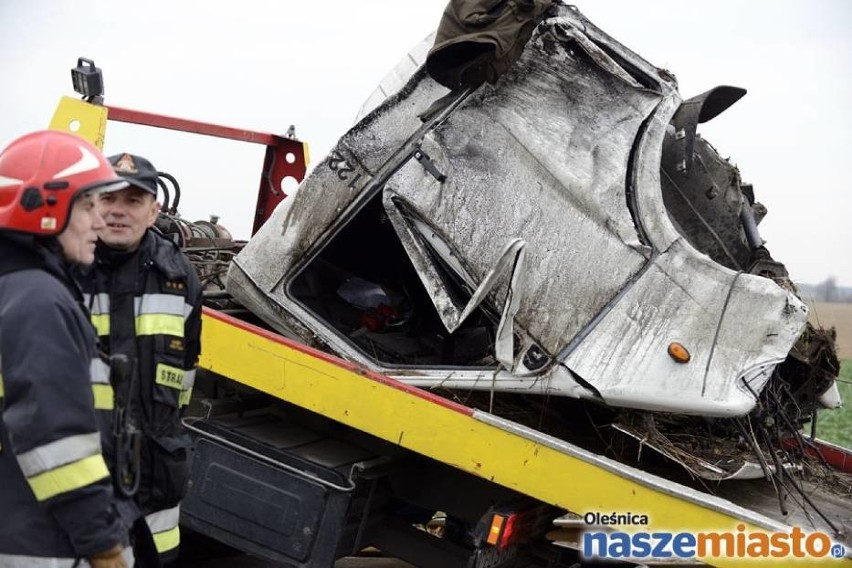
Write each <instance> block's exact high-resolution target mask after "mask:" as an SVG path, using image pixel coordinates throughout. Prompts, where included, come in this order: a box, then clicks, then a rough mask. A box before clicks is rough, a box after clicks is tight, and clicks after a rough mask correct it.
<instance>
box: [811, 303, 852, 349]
mask: <svg viewBox="0 0 852 568" xmlns="http://www.w3.org/2000/svg"><path fill="white" fill-rule="evenodd" d="M809 304H810V308H811V311H810V315H809V316H808V317H809V319H810V320H811V323H813V324H814V325H818V326H821V327H826V328H828V327H832V326H833V327H834V328H835V329H837V354H838V356H839V357H840V359H841V360H842V359H852V304H839V303H829V302H810V303H809Z"/></svg>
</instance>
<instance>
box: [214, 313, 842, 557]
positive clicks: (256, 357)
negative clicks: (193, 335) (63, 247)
mask: <svg viewBox="0 0 852 568" xmlns="http://www.w3.org/2000/svg"><path fill="white" fill-rule="evenodd" d="M199 366H200V367H202V368H204V369H208V370H210V371H212V372H214V373H217V374H219V375H222V376H224V377H227V378H229V379H232V380H234V381H236V382H239V383H242V384H244V385H246V386H249V387H252V388H254V389H257V390H259V391H262V392H264V393H267V394H269V395H270V396H273V397H276V398H279V399H281V400H284V401H287V402H289V403H292V404H295V405H297V406H300V407H302V408H305V409H308V410H311V411H313V412H316V413H318V414H321V415H323V416H326V417H328V418H331V419H333V420H336V421H338V422H340V423H342V424H346V425H348V426H351V427H353V428H356V429H358V430H361V431H363V432H367V433H369V434H372V435H373V436H377V437H379V438H382V439H384V440H387V441H389V442H392V443H395V444H398V445H399V446H402V447H404V448H407V449H409V450H412V451H414V452H417V453H419V454H422V455H424V456H428V457H430V458H433V459H436V460H438V461H440V462H443V463H446V464H449V465H452V466H454V467H456V468H458V469H461V470H463V471H466V472H468V473H471V474H474V475H477V476H479V477H483V478H485V479H489V480H491V481H493V482H495V483H498V484H500V485H503V486H505V487H509V488H511V489H513V490H515V491H518V492H520V493H523V494H525V495H529V496H530V497H534V498H536V499H538V500H540V501H543V502H546V503H551V504H553V505H556V506H558V507H561V508H564V509H567V510H569V511H572V512H575V513H578V514H580V515H583V514H585V513H586V512H600V513H602V514H604V513H611V512H619V513H626V512H631V513H634V514H646V515H648V518H649V520H650V523H649V527H647V528H648V529H650V530H653V531H666V530H668V531H671V532H692V533H697V532H702V531H735V530H736V526H737V525H738V524H744V525H745V526H746V529H745V530H746V531H747V532H754V531H762V532H769V533H771V532H774V531H783V532H789V530H790V527H788V526H786V525H784V524H782V523H778V522H776V521H774V520H772V519H770V518H768V517H765V516H763V515H761V514H759V513H756V512H754V511H750V510H748V509H745V508H743V507H740V506H738V505H736V504H734V503H731V502H730V501H727V500H724V499H721V498H718V497H714V496H712V495H707V494H704V493H701V492H699V491H696V490H694V489H692V488H688V487H685V486H682V485H680V484H677V483H674V482H671V481H669V480H666V479H663V478H660V477H658V476H655V475H652V474H649V473H646V472H644V471H641V470H639V469H636V468H633V467H630V466H628V465H625V464H622V463H619V462H616V461H614V460H610V459H608V458H605V457H602V456H600V455H597V454H593V453H591V452H588V451H586V450H583V449H581V448H579V447H577V446H574V445H572V444H569V443H567V442H565V441H563V440H560V439H558V438H554V437H552V436H548V435H546V434H543V433H541V432H538V431H536V430H533V429H531V428H528V427H525V426H522V425H520V424H516V423H514V422H511V421H509V420H505V419H502V418H499V417H497V416H494V415H492V414H488V413H486V412H482V411H479V410H474V409H471V408H468V407H465V406H462V405H460V404H456V403H454V402H452V401H449V400H447V399H445V398H442V397H439V396H436V395H432V394H430V393H428V392H426V391H423V390H421V389H418V388H415V387H410V386H408V385H405V384H402V383H400V382H399V381H395V380H393V379H390V378H388V377H384V376H382V375H379V374H377V373H373V372H371V371H368V370H366V369H364V368H362V367H360V366H357V365H354V364H352V363H349V362H346V361H343V360H341V359H338V358H336V357H333V356H330V355H328V354H326V353H322V352H320V351H316V350H314V349H311V348H309V347H306V346H304V345H301V344H298V343H296V342H293V341H290V340H287V339H285V338H283V337H281V336H279V335H277V334H274V333H271V332H268V331H266V330H263V329H260V328H258V327H255V326H252V325H250V324H246V323H245V322H242V321H240V320H237V319H234V318H232V317H230V316H227V315H225V314H221V313H219V312H216V311H215V310H210V309H206V308H205V311H204V315H203V327H202V352H201V358H200V361H199ZM705 562H706V563H709V564H710V565H712V566H718V567H729V566H730V567H735V566H736V567H738V566H743V567H745V566H757V565H763V566H778V565H779V564H778V562H779V560H778V559H769V560H766V561H765V562H764V561H760V560H743V559H736V558H719V559H713V560H705ZM782 562H783V563H784V564H785V565H791V566H796V567H799V566H801V567H804V566H816V565H820V566H825V565H833V566H838V567H841V566H847V567H852V559H850V558H845V559H839V560H838V559H833V558H831V557H830V556H829V557H827V558H824V559H820V560H817V559H807V560H793V559H789V560H784V561H782Z"/></svg>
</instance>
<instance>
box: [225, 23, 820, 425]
mask: <svg viewBox="0 0 852 568" xmlns="http://www.w3.org/2000/svg"><path fill="white" fill-rule="evenodd" d="M680 103H681V97H680V95H679V94H678V91H677V85H676V83H675V81H674V78H673V77H672V76H671V75H669V74H668V73H667V72H665V71H662V70H659V69H657V68H656V67H654V66H653V65H651V64H649V63H648V62H646V61H644V60H643V59H641V58H640V57H639V56H637V55H636V54H634V53H632V52H631V51H629V50H628V49H626V48H625V47H623V46H622V45H620V44H619V43H618V42H616V41H615V40H614V39H612V38H610V37H609V36H607V35H606V34H605V33H604V32H602V31H601V30H599V29H597V28H596V27H595V26H594V25H593V24H591V23H590V22H588V21H587V20H586V19H585V18H584V17H583V16H582V15H580V14H579V13H578V12H577V11H576V10H574V9H573V8H567V7H561V8H559V9H558V11H557V12H555V13H553V14H552V17H549V18H546V19H545V20H543V21H542V22H541V23H540V24H539V25H538V27H537V28H536V29H535V31H534V33H533V35H532V38H531V39H530V41H529V43H528V44H527V46H526V48H525V50H524V52H523V54H522V55H521V58H520V60H519V61H517V62H516V63H515V64H514V65H513V66H512V67H511V68H510V69H509V71H508V72H507V73H506V74H505V75H503V76H502V77H501V78H500V79H499V80H498V81H497V82H496V83H495V84H493V85H490V84H484V85H481V86H479V87H478V88H476V89H471V90H467V91H460V92H456V93H451V94H448V91H447V89H445V88H444V87H442V86H441V85H439V84H437V83H435V82H434V81H433V80H432V79H431V78H430V77H429V76H428V75H426V73H425V72H424V71H423V69H422V68H421V69H420V70H418V71H416V72H415V73H414V74H413V75H412V76H411V78H410V80H409V81H408V83H407V84H406V85H405V86H404V87H403V88H402V89H401V90H400V91H399V92H398V93H396V94H395V95H393V96H391V97H390V98H388V99H387V100H385V101H384V102H383V103H382V104H381V105H379V106H378V107H377V108H376V109H374V110H373V111H372V112H370V113H369V114H368V115H367V116H365V117H364V118H363V119H362V120H361V121H360V122H359V123H358V124H356V125H355V126H354V127H353V128H352V129H351V130H350V131H349V132H347V133H346V134H345V135H344V136H343V137H342V138H341V139H340V141H339V142H338V144H337V146H336V147H335V149H334V150H333V151H332V153H331V154H330V155H329V156H328V157H326V158H325V160H324V161H323V162H322V163H321V164H319V165H318V166H317V167H316V169H315V170H314V171H313V173H312V174H311V175H310V176H309V177H308V178H307V179H306V180H305V181H304V182H303V183H302V185H301V187H300V189H299V190H298V192H296V194H295V195H294V196H292V197H291V198H289V199H287V200H285V201H284V202H283V203H281V205H280V206H279V207H278V208H277V209H276V211H275V212H274V214H273V215H272V217H271V218H270V220H269V221H268V222H267V223H266V224H265V225H263V227H261V229H260V230H259V231H258V233H257V234H256V235H255V236H254V237H253V238H252V240H251V241H250V242H249V243H248V244H247V246H246V247H245V248H244V249H243V251H242V252H241V253H240V254H239V255H238V256H237V258H236V260H235V262H234V264H233V265H232V267H231V270H230V273H229V279H228V288H229V291H230V292H231V293H232V294H233V295H234V296H235V297H236V298H237V299H239V300H240V301H241V302H242V303H244V304H245V305H246V306H247V307H248V308H249V309H250V310H251V311H252V312H253V313H255V314H257V315H259V316H260V317H261V318H263V319H264V320H265V321H266V322H267V323H268V324H269V325H271V326H273V327H274V328H275V329H277V330H278V331H279V332H281V333H283V334H285V335H288V336H290V337H294V338H297V339H299V340H300V341H303V342H306V343H308V344H313V345H318V346H321V347H323V348H326V349H330V350H331V351H333V352H335V353H337V354H338V355H341V356H343V357H345V358H348V359H351V360H354V361H356V362H358V363H360V364H362V365H365V366H367V367H369V368H372V369H374V370H376V371H379V372H381V373H384V374H387V375H390V376H392V377H395V378H399V379H400V380H402V381H404V382H407V383H409V384H412V385H416V386H422V387H435V386H443V387H447V388H465V389H471V388H474V389H481V390H490V389H496V390H505V391H522V392H530V393H536V394H556V395H563V396H574V397H584V398H589V399H593V400H597V401H600V402H604V403H606V404H609V405H612V406H623V407H628V408H639V409H646V410H664V411H671V412H676V413H683V414H701V415H707V416H735V415H742V414H746V413H748V412H749V410H751V408H752V407H753V406H754V405H755V402H756V394H757V393H759V392H760V390H761V389H762V388H763V386H764V384H765V383H766V381H767V380H768V379H769V377H770V376H771V374H772V371H773V369H774V367H775V365H776V364H777V363H779V362H780V361H783V360H784V358H785V357H786V356H787V353H788V352H789V351H790V349H791V347H792V346H793V344H794V343H795V342H796V340H797V338H798V337H799V335H800V333H801V331H802V329H803V326H804V325H805V321H806V316H807V313H806V307H805V306H804V304H803V303H802V302H801V301H800V300H799V299H798V298H796V296H795V295H794V294H792V293H791V292H790V291H788V290H786V289H784V288H783V287H781V286H779V285H778V284H777V283H776V282H775V281H773V280H772V279H769V278H766V277H763V276H759V275H755V274H750V273H748V272H747V271H745V270H743V269H736V270H735V269H732V268H729V267H727V266H724V265H722V264H720V263H718V262H716V261H715V260H713V259H712V258H711V257H710V256H708V255H707V254H705V253H704V252H701V251H700V250H698V249H696V248H695V247H694V246H693V244H691V243H690V241H689V239H688V238H687V236H686V235H684V234H683V233H682V231H681V230H679V229H678V227H677V226H676V225H675V223H673V221H672V218H671V216H670V214H669V212H668V211H667V208H666V204H665V203H664V198H663V191H662V189H661V184H662V182H661V163H662V162H663V156H662V152H663V148H664V139H665V137H666V133H667V129H668V130H669V131H670V129H671V127H670V122H671V120H672V117H673V116H674V114H675V112H676V111H677V109H678V108H679V105H680ZM424 113H425V114H424ZM669 134H671V132H669ZM356 282H357V283H363V282H367V283H372V284H374V286H373V287H372V289H371V294H373V297H374V298H378V300H375V301H374V304H371V305H367V304H365V303H359V301H358V300H353V299H352V298H353V297H352V296H351V295H349V294H347V293H342V290H343V288H344V286H343V284H345V283H350V284H349V285H348V288H347V289H352V283H356ZM364 286H366V285H364ZM362 287H363V286H362ZM381 306H384V307H383V308H382V307H381ZM671 342H678V343H680V344H682V345H683V346H684V347H685V348H686V349H687V351H688V352H689V354H690V360H689V361H688V362H687V363H680V362H677V361H675V360H674V359H673V358H672V357H671V356H670V355H669V354H668V346H669V344H670V343H671Z"/></svg>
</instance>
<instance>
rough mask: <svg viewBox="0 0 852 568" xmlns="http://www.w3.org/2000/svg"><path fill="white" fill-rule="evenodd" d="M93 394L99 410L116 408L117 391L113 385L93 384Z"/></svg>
mask: <svg viewBox="0 0 852 568" xmlns="http://www.w3.org/2000/svg"><path fill="white" fill-rule="evenodd" d="M92 394H93V395H94V396H95V408H96V409H97V410H112V409H113V408H115V393H114V392H113V390H112V385H102V384H93V385H92Z"/></svg>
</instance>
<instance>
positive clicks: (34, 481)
mask: <svg viewBox="0 0 852 568" xmlns="http://www.w3.org/2000/svg"><path fill="white" fill-rule="evenodd" d="M108 476H109V471H108V470H107V466H106V463H105V462H104V458H103V456H102V455H101V454H95V455H93V456H89V457H87V458H83V459H81V460H79V461H75V462H73V463H69V464H67V465H63V466H60V467H57V468H56V469H52V470H50V471H46V472H44V473H40V474H38V475H36V476H34V477H30V478H28V479H27V482H29V484H30V488H31V489H32V490H33V493H34V494H35V497H36V500H37V501H45V500H47V499H50V498H51V497H54V496H56V495H60V494H62V493H67V492H69V491H74V490H75V489H80V488H81V487H85V486H87V485H91V484H92V483H95V482H96V481H100V480H101V479H104V478H106V477H108Z"/></svg>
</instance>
